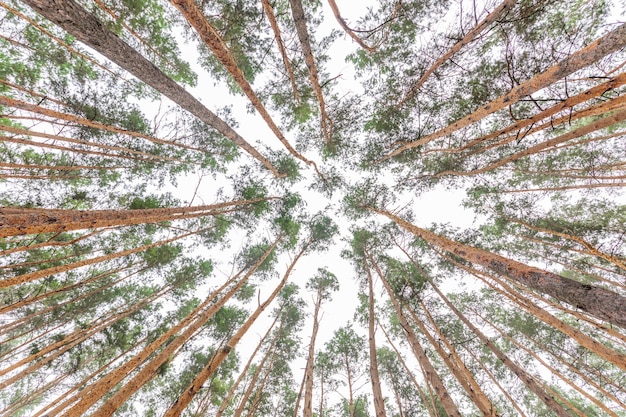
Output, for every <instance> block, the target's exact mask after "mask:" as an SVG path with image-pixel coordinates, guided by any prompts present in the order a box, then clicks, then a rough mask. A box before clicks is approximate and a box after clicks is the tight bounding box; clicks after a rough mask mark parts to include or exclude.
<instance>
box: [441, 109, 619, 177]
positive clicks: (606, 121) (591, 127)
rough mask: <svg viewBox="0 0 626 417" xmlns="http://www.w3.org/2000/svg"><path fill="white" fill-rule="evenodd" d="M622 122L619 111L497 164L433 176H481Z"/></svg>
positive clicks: (512, 155) (443, 172)
mask: <svg viewBox="0 0 626 417" xmlns="http://www.w3.org/2000/svg"><path fill="white" fill-rule="evenodd" d="M624 120H626V110H621V111H618V112H616V113H613V114H610V115H608V116H605V117H603V118H601V119H599V120H595V121H593V122H591V123H589V124H587V125H585V126H582V127H579V128H578V129H574V130H571V131H569V132H567V133H564V134H562V135H559V136H557V137H555V138H552V139H548V140H546V141H544V142H540V143H538V144H536V145H534V146H531V147H529V148H527V149H524V150H523V151H519V152H515V153H513V154H511V155H509V156H506V157H504V158H502V159H500V160H498V161H497V162H493V163H491V164H487V165H485V166H483V167H481V168H478V169H474V170H472V171H453V170H450V171H442V172H438V173H437V174H435V176H436V177H442V176H444V175H454V176H464V177H467V176H473V175H478V174H482V173H485V172H489V171H493V170H494V169H496V168H499V167H501V166H503V165H506V164H508V163H511V162H515V161H517V160H519V159H521V158H524V157H527V156H530V155H534V154H537V153H540V152H543V151H545V150H554V149H550V148H553V147H554V146H556V145H558V144H560V143H563V142H567V141H569V140H572V139H576V138H579V137H581V136H584V135H587V134H589V133H592V132H595V131H596V130H600V129H604V128H607V127H609V126H613V125H614V124H617V123H620V122H622V121H624ZM555 149H556V148H555Z"/></svg>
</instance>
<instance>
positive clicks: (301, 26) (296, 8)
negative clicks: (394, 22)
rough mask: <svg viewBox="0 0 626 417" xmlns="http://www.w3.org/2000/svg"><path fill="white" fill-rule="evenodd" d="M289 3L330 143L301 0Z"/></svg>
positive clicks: (330, 130) (328, 122) (329, 122)
mask: <svg viewBox="0 0 626 417" xmlns="http://www.w3.org/2000/svg"><path fill="white" fill-rule="evenodd" d="M289 4H290V6H291V14H292V16H293V20H294V23H295V25H296V31H297V32H298V39H299V40H300V46H301V48H302V54H303V55H304V62H305V63H306V66H307V68H308V69H309V80H310V81H311V87H313V92H314V93H315V97H316V98H317V102H318V103H319V106H320V122H321V125H322V135H323V136H324V139H325V140H326V144H327V145H331V144H332V136H333V124H332V120H330V118H329V117H328V114H327V113H326V102H325V101H324V94H323V93H322V87H321V86H320V80H319V75H318V73H317V66H316V65H315V58H314V57H313V49H312V48H311V42H310V37H309V30H308V29H307V26H306V16H305V14H304V9H303V8H302V2H301V1H300V0H289Z"/></svg>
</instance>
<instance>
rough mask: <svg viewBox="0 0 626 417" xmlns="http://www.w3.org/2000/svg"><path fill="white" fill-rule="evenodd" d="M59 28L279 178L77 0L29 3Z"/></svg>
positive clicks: (255, 153) (219, 121)
mask: <svg viewBox="0 0 626 417" xmlns="http://www.w3.org/2000/svg"><path fill="white" fill-rule="evenodd" d="M24 2H25V3H26V4H28V5H29V6H30V7H32V8H33V9H35V10H36V11H37V12H38V13H39V14H41V15H42V16H44V17H46V18H47V19H49V20H50V21H52V22H53V23H55V24H56V25H58V26H60V27H62V28H63V29H65V30H66V31H67V32H68V33H70V34H71V35H72V36H74V37H76V39H78V40H79V41H81V42H83V43H84V44H85V45H87V46H89V47H91V48H93V49H95V50H96V51H98V52H99V53H101V54H102V55H104V56H105V57H107V58H108V59H110V60H111V61H113V62H114V63H116V64H117V65H119V66H120V67H122V68H124V69H125V70H126V71H128V72H130V73H131V74H133V75H134V76H135V77H137V78H138V79H140V80H141V81H143V82H144V83H146V84H148V85H149V86H151V87H152V88H154V89H155V90H157V91H158V92H160V93H161V94H163V95H164V96H166V97H168V98H169V99H170V100H172V101H173V102H175V103H176V104H178V105H179V106H180V107H182V108H183V109H185V110H187V111H188V112H190V113H191V114H193V115H194V116H196V117H197V118H198V119H200V120H201V121H203V122H204V123H206V124H207V125H209V126H211V127H212V128H214V129H215V130H217V131H218V132H220V133H221V134H222V135H224V136H226V137H227V138H228V139H230V140H231V141H232V142H233V143H235V144H236V145H237V146H239V147H240V148H242V149H243V150H244V151H246V152H248V153H249V154H250V155H251V156H253V157H254V158H256V159H257V160H258V161H260V162H261V163H262V164H263V165H264V166H265V167H266V168H267V169H268V170H270V171H271V172H272V173H273V174H274V175H275V176H276V177H280V176H282V175H281V174H280V173H279V172H278V170H277V169H276V168H275V167H274V166H273V165H272V163H271V162H270V161H268V160H267V159H266V158H265V157H264V156H263V155H261V154H260V153H259V152H258V151H257V150H256V149H255V148H254V147H253V146H252V145H250V144H249V143H248V142H247V141H246V140H245V139H244V138H242V137H241V136H240V135H239V134H238V133H237V132H235V131H234V130H233V129H232V128H231V127H230V126H229V125H228V124H227V123H226V122H225V121H223V120H222V119H220V118H219V117H218V116H217V115H215V114H214V113H213V112H212V111H211V110H209V109H208V108H206V107H205V106H204V104H202V103H201V102H200V101H198V99H196V98H195V97H194V96H193V95H192V94H190V93H189V92H187V91H186V90H185V89H184V88H182V87H181V86H180V85H178V84H177V83H176V82H175V81H174V80H172V79H171V78H169V77H168V76H167V75H165V73H163V71H161V70H160V69H159V68H157V67H156V66H155V65H154V64H153V63H152V62H150V61H149V60H147V59H146V58H144V57H143V56H142V55H141V54H140V53H138V52H137V51H136V50H135V49H133V48H132V47H130V46H129V45H128V44H127V43H125V42H124V41H123V40H122V39H120V38H119V37H117V36H116V35H115V34H114V33H113V32H111V31H110V30H109V29H108V28H107V27H106V26H105V25H104V24H102V22H100V21H99V20H98V19H97V18H96V17H95V16H93V15H92V14H90V13H89V12H88V11H87V10H85V9H84V8H83V7H82V6H81V5H80V4H78V3H77V2H76V1H74V0H25V1H24Z"/></svg>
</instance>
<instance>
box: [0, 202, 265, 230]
mask: <svg viewBox="0 0 626 417" xmlns="http://www.w3.org/2000/svg"><path fill="white" fill-rule="evenodd" d="M266 200H267V199H266V198H256V199H252V200H237V201H229V202H225V203H217V204H211V205H206V206H192V207H165V208H154V209H139V210H61V209H37V210H25V211H23V212H21V213H20V212H18V211H16V210H19V209H12V210H8V209H6V208H2V207H0V238H2V237H8V236H20V235H26V234H36V233H62V232H69V231H72V230H81V229H91V228H100V227H110V226H130V225H135V224H146V223H158V222H163V221H171V220H177V219H187V218H193V217H200V216H209V215H215V214H220V213H221V212H219V211H217V212H216V211H215V210H219V209H224V208H228V207H236V206H243V205H248V204H254V203H258V202H261V201H266Z"/></svg>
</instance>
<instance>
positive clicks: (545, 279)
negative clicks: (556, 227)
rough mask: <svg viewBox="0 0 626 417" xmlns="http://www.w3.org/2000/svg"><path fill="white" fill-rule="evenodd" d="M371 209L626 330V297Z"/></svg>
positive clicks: (470, 258) (484, 264) (445, 248)
mask: <svg viewBox="0 0 626 417" xmlns="http://www.w3.org/2000/svg"><path fill="white" fill-rule="evenodd" d="M367 208H368V209H369V210H370V211H373V212H375V213H378V214H381V215H383V216H386V217H388V218H389V219H391V220H393V221H394V222H395V223H396V224H398V225H399V226H401V227H403V228H404V229H406V230H408V231H409V232H411V233H413V234H414V235H415V236H417V237H420V238H422V239H424V240H425V241H426V242H428V243H430V244H431V245H434V246H437V247H439V248H441V249H443V250H444V251H447V252H451V253H454V254H455V255H457V256H460V257H461V258H463V259H465V260H467V261H470V262H473V263H476V264H478V265H481V266H483V267H485V268H488V269H491V270H492V271H494V272H496V273H498V274H501V275H504V276H506V277H508V278H510V279H512V280H513V281H515V282H517V283H519V284H522V285H524V286H526V287H528V288H532V289H534V290H536V291H539V292H541V293H544V294H548V295H550V296H552V297H554V298H556V299H557V300H559V301H563V302H566V303H568V304H570V305H573V306H574V307H576V308H579V309H581V310H583V311H585V312H587V313H589V314H591V315H592V316H595V317H597V318H599V319H601V320H606V321H608V322H609V323H611V324H614V325H616V326H620V327H623V328H626V298H625V297H623V296H621V295H619V294H617V293H615V292H613V291H609V290H606V289H604V288H599V287H594V286H592V285H588V284H583V283H580V282H578V281H574V280H572V279H569V278H565V277H562V276H560V275H558V274H555V273H553V272H549V271H544V270H542V269H539V268H535V267H532V266H529V265H525V264H523V263H521V262H517V261H514V260H512V259H508V258H505V257H504V256H500V255H497V254H495V253H491V252H488V251H485V250H482V249H478V248H474V247H472V246H469V245H465V244H463V243H459V242H455V241H453V240H451V239H448V238H446V237H443V236H441V235H438V234H436V233H433V232H431V231H429V230H426V229H422V228H419V227H417V226H415V225H413V224H411V223H409V222H407V221H406V220H404V219H402V218H400V217H398V216H396V215H394V214H392V213H389V212H387V211H385V210H380V209H377V208H373V207H367Z"/></svg>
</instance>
